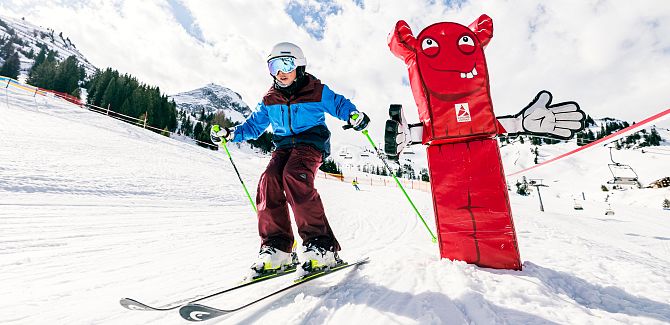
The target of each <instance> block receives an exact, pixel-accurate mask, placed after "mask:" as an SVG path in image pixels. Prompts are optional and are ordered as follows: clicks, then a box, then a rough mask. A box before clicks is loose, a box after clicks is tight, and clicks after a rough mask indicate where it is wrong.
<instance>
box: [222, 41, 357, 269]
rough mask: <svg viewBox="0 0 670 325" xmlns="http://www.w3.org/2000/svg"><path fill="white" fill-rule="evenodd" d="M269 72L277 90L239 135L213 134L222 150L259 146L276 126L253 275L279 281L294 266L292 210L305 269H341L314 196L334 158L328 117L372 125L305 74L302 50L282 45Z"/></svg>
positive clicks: (261, 188)
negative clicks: (317, 180) (250, 143)
mask: <svg viewBox="0 0 670 325" xmlns="http://www.w3.org/2000/svg"><path fill="white" fill-rule="evenodd" d="M267 64H268V69H269V70H270V75H271V76H272V78H273V80H274V82H273V85H272V87H270V89H269V90H268V92H267V93H266V94H265V96H264V97H263V99H262V100H261V102H260V103H259V104H258V106H257V107H256V110H255V112H254V113H253V114H251V116H249V118H247V120H246V121H245V122H244V123H243V124H242V125H239V126H238V127H236V128H234V127H233V128H221V129H220V131H219V132H214V130H213V131H212V132H211V137H212V141H213V142H215V143H216V142H221V138H225V139H226V140H228V141H231V142H241V141H244V140H252V139H257V138H258V137H259V136H260V135H261V134H262V133H263V132H264V131H265V129H266V128H267V127H268V126H269V125H272V131H273V133H274V137H273V142H274V144H275V147H276V149H275V151H274V152H273V153H272V159H271V160H270V163H269V164H268V166H267V167H266V169H265V172H264V173H263V174H262V175H261V178H260V180H259V182H258V190H257V196H256V204H257V206H258V232H259V234H260V237H261V247H260V252H259V254H258V260H257V262H255V263H254V264H253V265H252V267H251V268H252V271H253V272H252V273H255V275H254V276H259V275H263V274H267V273H272V272H275V271H277V270H279V269H280V268H283V267H286V266H288V265H290V264H291V263H292V260H293V259H292V254H291V247H292V245H293V241H294V237H293V233H292V230H291V220H290V217H289V211H288V205H290V206H291V209H292V210H293V215H294V218H295V222H296V225H297V228H298V234H299V235H300V237H301V238H302V242H303V246H302V247H301V248H300V251H301V253H302V254H299V257H300V263H301V265H303V269H304V270H305V271H310V270H313V269H321V268H324V267H327V266H333V265H335V264H336V263H337V262H338V261H339V257H338V254H337V252H338V251H339V250H340V244H339V243H338V241H337V239H336V238H335V235H334V234H333V231H332V229H331V228H330V225H329V224H328V220H327V219H326V214H325V212H324V209H323V204H322V202H321V197H320V196H319V193H318V192H317V191H316V189H315V188H314V176H315V174H316V171H317V169H318V168H319V166H320V165H321V163H322V162H323V159H324V158H325V157H327V156H328V155H329V154H330V131H329V130H328V128H327V127H326V122H325V121H326V119H325V114H324V113H328V114H330V115H332V116H334V117H336V118H338V119H340V120H342V121H346V122H347V123H348V124H349V125H350V126H351V127H352V128H353V129H354V130H356V131H362V130H363V129H365V128H366V127H367V125H368V123H369V121H370V119H369V117H368V116H367V115H365V114H364V113H362V112H359V111H358V110H357V109H356V106H354V105H353V104H352V103H351V102H350V101H349V100H348V99H347V98H345V97H344V96H342V95H339V94H337V93H335V92H333V91H332V90H330V88H328V86H326V85H325V84H322V83H321V81H320V80H319V79H317V78H316V77H314V76H313V75H311V74H309V73H306V72H305V68H306V65H307V60H306V59H305V56H304V55H303V52H302V50H301V49H300V48H299V47H298V46H297V45H295V44H292V43H288V42H283V43H278V44H276V45H275V46H274V47H273V48H272V51H271V52H270V55H268V57H267ZM213 129H214V128H213ZM217 129H219V128H217ZM287 203H288V205H287Z"/></svg>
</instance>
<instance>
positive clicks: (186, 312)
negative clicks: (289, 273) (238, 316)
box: [179, 257, 370, 322]
mask: <svg viewBox="0 0 670 325" xmlns="http://www.w3.org/2000/svg"><path fill="white" fill-rule="evenodd" d="M369 260H370V259H369V258H368V257H365V258H362V259H360V260H358V261H356V262H353V263H346V262H344V263H342V264H339V265H337V266H335V267H332V268H330V269H328V270H324V271H317V272H314V273H310V274H307V275H305V276H304V277H302V278H300V279H298V280H295V281H294V283H293V284H291V285H289V286H287V287H284V288H281V289H279V290H277V291H274V292H272V293H269V294H267V295H265V296H263V297H261V298H258V299H256V300H254V301H252V302H250V303H247V304H246V305H243V306H241V307H238V308H235V309H218V308H214V307H210V306H205V305H201V304H197V303H188V304H186V305H184V306H182V307H181V308H179V314H180V315H181V317H182V318H184V319H186V320H189V321H192V322H200V321H205V320H208V319H212V318H215V317H219V316H222V315H226V314H230V313H232V312H236V311H239V310H242V309H244V308H247V307H249V306H251V305H253V304H256V303H257V302H260V301H262V300H264V299H267V298H270V297H272V296H274V295H276V294H279V293H281V292H284V291H287V290H290V289H293V288H295V287H297V286H299V285H301V284H304V283H307V282H309V281H311V280H314V279H318V278H320V277H322V276H324V275H328V274H331V273H335V272H337V271H340V270H344V269H346V268H348V267H352V266H358V265H362V264H365V263H367V262H369Z"/></svg>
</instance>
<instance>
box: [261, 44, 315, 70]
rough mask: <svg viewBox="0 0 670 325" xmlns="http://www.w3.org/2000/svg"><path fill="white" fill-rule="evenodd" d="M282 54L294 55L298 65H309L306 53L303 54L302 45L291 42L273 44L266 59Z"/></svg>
mask: <svg viewBox="0 0 670 325" xmlns="http://www.w3.org/2000/svg"><path fill="white" fill-rule="evenodd" d="M282 56H290V57H294V58H295V64H296V65H297V66H307V59H305V55H304V54H302V50H301V49H300V47H298V45H295V44H293V43H289V42H281V43H277V44H276V45H275V46H273V47H272V51H270V54H269V55H268V58H267V60H266V61H270V60H272V59H274V58H278V57H282Z"/></svg>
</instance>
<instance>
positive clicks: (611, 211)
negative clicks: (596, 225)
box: [605, 204, 614, 216]
mask: <svg viewBox="0 0 670 325" xmlns="http://www.w3.org/2000/svg"><path fill="white" fill-rule="evenodd" d="M605 215H606V216H613V215H614V210H612V205H610V204H607V209H606V210H605Z"/></svg>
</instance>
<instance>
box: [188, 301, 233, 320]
mask: <svg viewBox="0 0 670 325" xmlns="http://www.w3.org/2000/svg"><path fill="white" fill-rule="evenodd" d="M227 313H228V312H226V311H223V310H219V309H216V308H212V307H208V306H205V305H200V304H188V305H186V306H183V307H181V308H179V315H181V317H182V318H183V319H185V320H188V321H191V322H202V321H205V320H208V319H211V318H214V317H218V316H221V315H224V314H227Z"/></svg>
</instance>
